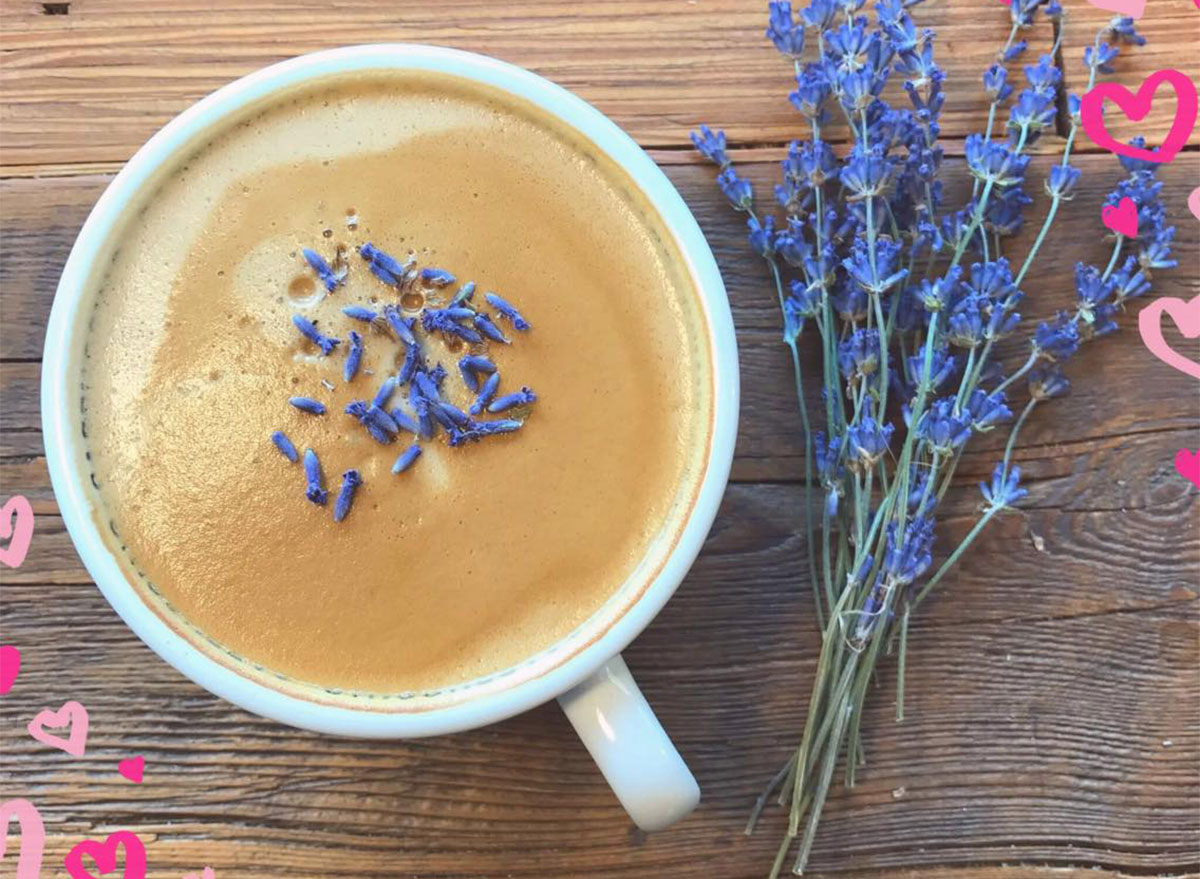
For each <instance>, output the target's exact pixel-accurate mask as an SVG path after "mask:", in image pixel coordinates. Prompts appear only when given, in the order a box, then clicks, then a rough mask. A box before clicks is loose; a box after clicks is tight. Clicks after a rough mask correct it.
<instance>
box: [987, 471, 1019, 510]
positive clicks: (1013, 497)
mask: <svg viewBox="0 0 1200 879" xmlns="http://www.w3.org/2000/svg"><path fill="white" fill-rule="evenodd" d="M1020 484H1021V468H1020V467H1018V466H1016V465H1015V464H1014V465H1013V466H1012V467H1010V468H1008V469H1007V470H1005V467H1004V464H1003V463H1000V464H997V465H996V469H995V470H993V471H992V482H991V484H990V485H989V484H988V483H986V482H981V483H979V491H980V493H981V494H983V499H984V500H985V501H987V506H988V508H990V509H991V510H1001V509H1003V508H1004V507H1011V506H1012V505H1013V504H1015V503H1016V502H1017V501H1019V500H1020V499H1021V498H1023V497H1025V495H1027V494H1029V492H1027V491H1026V490H1025V489H1023V488H1021V487H1020Z"/></svg>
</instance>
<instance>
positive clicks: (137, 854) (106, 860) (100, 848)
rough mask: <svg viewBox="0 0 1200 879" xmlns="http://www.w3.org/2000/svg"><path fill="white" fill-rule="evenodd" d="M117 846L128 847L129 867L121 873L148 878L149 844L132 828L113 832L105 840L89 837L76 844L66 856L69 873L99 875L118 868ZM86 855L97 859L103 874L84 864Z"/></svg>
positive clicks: (89, 878)
mask: <svg viewBox="0 0 1200 879" xmlns="http://www.w3.org/2000/svg"><path fill="white" fill-rule="evenodd" d="M117 849H124V850H125V869H124V871H122V873H121V875H122V876H123V877H124V879H146V847H145V846H144V845H142V841H141V840H140V839H138V838H137V836H136V834H133V833H131V832H130V831H128V830H118V831H117V832H116V833H112V834H109V836H108V838H107V839H105V840H104V842H96V841H95V840H94V839H85V840H84V841H83V842H81V843H79V844H78V845H76V846H75V847H74V848H73V849H71V850H70V851H69V852H67V856H66V858H65V859H64V860H63V862H64V863H65V864H66V865H67V875H68V876H70V877H71V879H99V877H100V876H101V875H103V874H105V873H111V872H113V871H114V870H116V869H117ZM84 855H87V856H88V857H89V858H91V859H92V860H93V861H95V863H96V866H97V867H98V868H99V869H100V873H99V874H96V873H93V872H91V871H90V870H88V869H86V868H85V867H84V866H83V858H84Z"/></svg>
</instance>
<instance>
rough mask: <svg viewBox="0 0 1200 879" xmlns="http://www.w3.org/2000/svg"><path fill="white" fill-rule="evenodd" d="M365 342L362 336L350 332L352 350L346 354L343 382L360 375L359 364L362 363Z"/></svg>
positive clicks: (352, 331)
mask: <svg viewBox="0 0 1200 879" xmlns="http://www.w3.org/2000/svg"><path fill="white" fill-rule="evenodd" d="M362 354H363V340H362V336H360V335H359V334H358V333H356V332H354V330H351V331H350V350H349V351H347V352H346V363H345V364H344V365H343V366H342V381H347V382H348V381H350V379H352V378H354V376H355V375H357V374H358V367H359V364H361V363H362Z"/></svg>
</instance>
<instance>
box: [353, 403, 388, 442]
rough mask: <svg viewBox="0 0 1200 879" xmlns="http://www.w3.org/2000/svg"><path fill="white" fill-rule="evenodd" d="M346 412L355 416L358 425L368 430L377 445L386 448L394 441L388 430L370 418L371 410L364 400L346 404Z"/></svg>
mask: <svg viewBox="0 0 1200 879" xmlns="http://www.w3.org/2000/svg"><path fill="white" fill-rule="evenodd" d="M345 411H346V414H347V415H353V416H354V417H355V419H357V420H358V423H359V424H361V425H362V426H363V427H365V428H366V429H367V433H369V434H370V435H371V438H372V439H374V440H375V441H376V442H377V443H380V444H381V445H385V446H386V445H387V444H388V443H390V442H391V441H392V435H391V434H390V433H388V432H387V430H385V429H384V428H383V427H382V426H381V425H380V424H379V422H378V421H377V420H376V419H374V418H371V417H369V415H370V410H369V409H368V408H367V404H366V403H364V402H363V401H362V400H351V401H350V402H349V403H347V404H346V410H345ZM380 411H383V410H380ZM385 414H386V413H385Z"/></svg>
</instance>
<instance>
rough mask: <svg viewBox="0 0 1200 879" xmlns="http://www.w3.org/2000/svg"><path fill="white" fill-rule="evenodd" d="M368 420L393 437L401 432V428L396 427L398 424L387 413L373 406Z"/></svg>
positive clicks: (368, 414) (369, 411)
mask: <svg viewBox="0 0 1200 879" xmlns="http://www.w3.org/2000/svg"><path fill="white" fill-rule="evenodd" d="M367 420H368V421H370V422H371V423H373V424H375V425H376V426H377V427H379V428H381V429H383V430H385V431H387V432H388V433H389V434H391V435H392V436H395V435H396V434H398V433H399V432H400V428H399V427H397V426H396V422H395V421H394V420H393V419H392V416H390V415H388V414H387V412H385V411H384V410H383V409H381V408H380V407H378V406H375V405H372V406H371V408H370V409H368V410H367Z"/></svg>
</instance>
